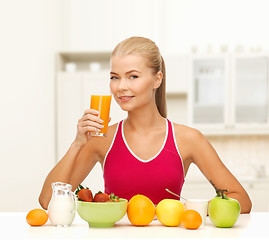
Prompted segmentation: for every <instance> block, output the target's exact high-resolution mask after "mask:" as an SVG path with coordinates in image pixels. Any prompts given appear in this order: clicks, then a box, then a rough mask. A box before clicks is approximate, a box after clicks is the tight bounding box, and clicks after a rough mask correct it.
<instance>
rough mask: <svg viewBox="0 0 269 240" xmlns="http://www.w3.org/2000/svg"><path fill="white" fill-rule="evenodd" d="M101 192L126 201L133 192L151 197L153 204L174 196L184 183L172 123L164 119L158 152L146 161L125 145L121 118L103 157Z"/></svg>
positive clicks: (179, 191) (178, 192)
mask: <svg viewBox="0 0 269 240" xmlns="http://www.w3.org/2000/svg"><path fill="white" fill-rule="evenodd" d="M103 177H104V182H105V193H107V194H110V193H114V194H115V195H116V196H119V197H121V198H126V199H128V200H130V199H131V198H132V197H133V196H134V195H136V194H142V195H145V196H147V197H148V198H150V199H151V201H152V202H153V203H154V204H158V203H159V201H161V200H162V199H165V198H170V199H178V198H177V197H175V196H174V195H172V194H170V193H168V192H167V191H166V190H165V189H166V188H168V189H169V190H171V191H172V192H174V193H176V194H178V195H180V193H181V189H182V186H183V183H184V169H183V164H182V159H181V156H180V153H179V151H178V148H177V145H176V143H175V134H174V129H173V125H172V123H171V122H170V121H169V120H168V119H166V136H165V141H164V143H163V146H162V148H161V149H160V151H159V153H158V154H156V155H155V156H154V157H153V158H151V159H149V160H142V159H140V158H139V157H137V156H136V155H135V154H134V153H133V152H132V150H131V149H130V148H129V146H128V144H127V142H126V140H125V137H124V134H123V121H121V122H120V123H119V124H118V126H117V130H116V132H115V135H114V139H113V140H112V143H111V146H110V148H109V150H108V152H107V154H106V157H105V159H104V170H103Z"/></svg>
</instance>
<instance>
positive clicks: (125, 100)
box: [119, 96, 134, 102]
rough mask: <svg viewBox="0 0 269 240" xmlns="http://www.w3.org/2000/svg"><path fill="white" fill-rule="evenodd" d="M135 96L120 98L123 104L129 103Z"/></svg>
mask: <svg viewBox="0 0 269 240" xmlns="http://www.w3.org/2000/svg"><path fill="white" fill-rule="evenodd" d="M133 97H134V96H120V97H119V99H120V100H121V102H127V101H129V100H131V99H132V98H133Z"/></svg>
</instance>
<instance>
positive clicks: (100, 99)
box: [90, 95, 111, 136]
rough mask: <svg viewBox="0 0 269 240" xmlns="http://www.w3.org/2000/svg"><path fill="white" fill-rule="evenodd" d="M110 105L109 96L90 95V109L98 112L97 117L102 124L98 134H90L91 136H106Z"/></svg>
mask: <svg viewBox="0 0 269 240" xmlns="http://www.w3.org/2000/svg"><path fill="white" fill-rule="evenodd" d="M110 104H111V95H91V107H90V108H91V109H95V110H97V111H98V112H99V115H98V117H99V118H101V119H102V120H103V121H104V122H103V123H102V125H104V127H103V128H102V129H101V131H100V132H99V133H95V132H94V133H91V135H93V136H106V133H107V128H108V121H109V111H110Z"/></svg>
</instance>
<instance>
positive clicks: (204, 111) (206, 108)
mask: <svg viewBox="0 0 269 240" xmlns="http://www.w3.org/2000/svg"><path fill="white" fill-rule="evenodd" d="M191 66H192V68H191V83H192V84H191V91H190V92H191V94H190V102H191V109H190V110H191V122H192V123H194V124H224V123H225V122H226V117H227V116H226V112H227V110H226V108H227V98H226V92H227V91H226V88H227V75H228V74H227V71H228V70H227V67H228V64H227V60H226V58H224V57H223V58H199V59H193V60H192V62H191Z"/></svg>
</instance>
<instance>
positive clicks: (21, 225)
mask: <svg viewBox="0 0 269 240" xmlns="http://www.w3.org/2000/svg"><path fill="white" fill-rule="evenodd" d="M26 215H27V213H26V212H0V229H1V231H0V232H1V235H2V236H4V238H1V239H86V238H88V239H100V238H102V239H104V238H105V239H130V238H139V239H143V238H144V239H148V238H152V239H156V238H178V239H182V238H183V239H184V238H235V239H238V238H253V239H257V238H267V237H268V231H269V228H268V220H269V212H259V213H258V212H253V213H250V214H241V215H240V217H239V219H238V220H237V222H236V224H235V225H234V226H233V227H232V228H216V227H215V226H214V225H213V224H212V223H211V221H210V219H209V218H208V217H207V220H206V225H205V226H202V227H200V228H199V229H197V230H188V229H185V228H184V227H183V226H181V225H180V226H178V227H165V226H163V225H161V223H160V222H159V221H158V220H154V221H153V222H152V223H151V224H150V225H148V226H145V227H136V226H133V225H131V223H130V222H129V220H128V218H127V215H125V216H124V217H123V219H121V220H120V221H119V222H117V223H116V224H115V226H114V227H113V228H89V226H88V223H87V222H85V221H83V220H82V219H81V218H80V216H79V215H78V214H76V217H75V220H74V222H73V224H72V225H71V226H70V227H56V226H52V225H51V224H50V222H49V220H48V222H47V223H46V224H45V225H43V226H39V227H31V226H29V225H28V224H27V222H26Z"/></svg>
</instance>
